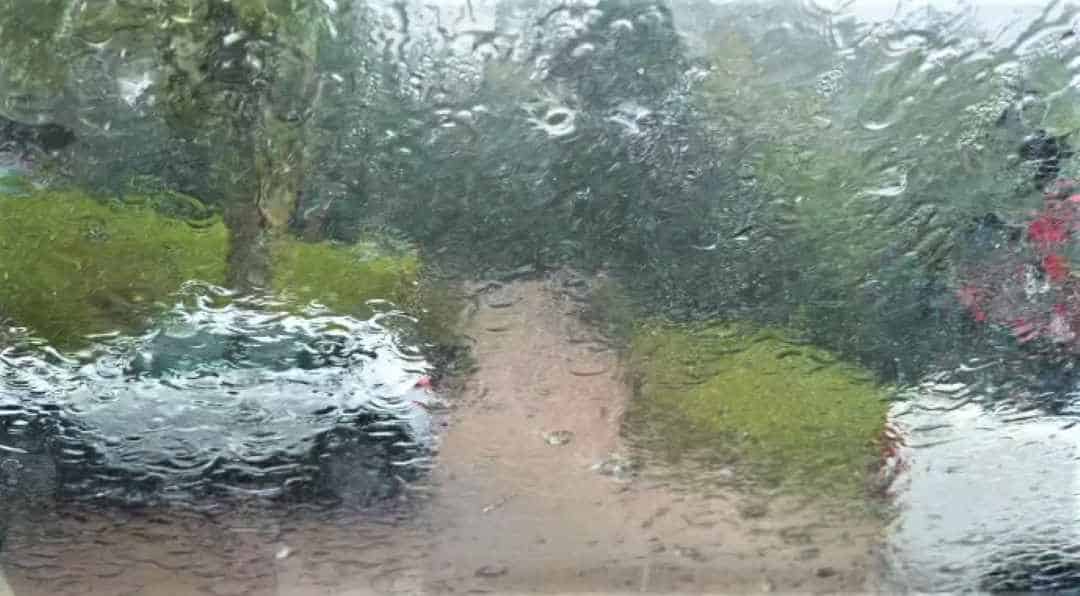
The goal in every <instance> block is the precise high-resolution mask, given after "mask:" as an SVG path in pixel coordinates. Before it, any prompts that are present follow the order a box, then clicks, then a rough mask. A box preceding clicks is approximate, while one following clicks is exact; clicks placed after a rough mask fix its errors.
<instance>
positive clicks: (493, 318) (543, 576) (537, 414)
mask: <svg viewBox="0 0 1080 596" xmlns="http://www.w3.org/2000/svg"><path fill="white" fill-rule="evenodd" d="M564 285H565V284H564V283H562V280H560V279H559V278H558V277H555V278H551V279H548V280H546V281H526V282H517V283H513V284H511V285H507V286H493V287H488V288H486V289H485V290H483V291H481V292H479V294H478V298H479V300H478V303H479V306H478V309H477V310H476V312H475V313H474V314H473V315H472V317H471V321H470V322H469V324H468V325H467V331H468V334H469V335H470V337H472V338H473V339H474V340H475V342H476V344H475V358H476V360H477V363H478V370H477V371H476V373H475V374H474V375H473V376H472V378H471V379H470V380H469V382H468V385H467V386H466V389H465V391H464V394H463V396H462V397H461V404H460V407H459V408H458V410H457V411H456V412H455V413H454V415H453V416H452V422H451V424H450V426H449V429H448V431H447V432H446V434H445V436H444V437H443V439H442V443H441V454H440V458H439V466H438V467H437V475H438V476H437V478H438V480H437V488H436V491H435V494H436V495H437V497H436V500H435V503H434V505H433V509H432V517H433V519H434V520H435V521H434V522H433V523H434V524H435V526H436V532H435V537H436V542H435V544H434V547H433V551H432V554H431V560H430V567H429V570H428V574H427V577H428V587H429V588H430V589H432V590H435V591H451V590H452V591H454V592H458V593H460V592H463V591H468V590H477V589H480V590H494V591H496V592H506V591H519V592H534V591H542V592H559V591H592V592H608V593H610V592H613V591H633V592H639V591H656V592H693V593H745V592H758V591H772V590H779V591H792V590H798V591H812V592H824V591H828V592H835V591H863V590H866V589H870V588H872V586H871V585H870V584H869V583H868V581H869V579H870V577H871V576H872V575H873V574H872V573H870V570H871V569H872V560H873V557H872V555H871V552H872V549H873V547H874V544H875V542H876V540H877V538H878V535H879V531H880V527H879V525H878V524H877V523H874V522H871V521H866V520H852V519H830V517H829V516H828V515H826V514H825V513H824V512H822V511H817V510H815V509H813V508H806V507H792V506H791V505H790V504H785V503H782V502H779V501H775V502H773V503H770V504H769V506H768V507H767V508H763V507H760V506H759V507H757V508H747V507H745V503H744V502H741V501H740V499H739V498H737V496H736V495H734V494H732V493H723V492H720V493H715V492H714V493H713V494H712V495H711V496H704V495H702V494H694V492H693V491H684V490H679V487H677V486H674V485H667V484H662V483H661V484H657V483H652V482H649V481H645V480H630V481H625V480H624V481H619V480H618V479H614V478H612V477H611V476H609V475H605V474H602V473H600V471H599V470H597V469H596V467H597V465H598V464H601V463H602V462H604V461H605V460H608V459H609V458H610V457H611V456H612V455H613V454H620V453H622V452H623V449H624V446H623V445H622V442H621V441H620V438H619V427H620V416H621V414H622V412H623V410H624V408H625V406H626V405H627V402H628V400H629V399H630V394H629V389H628V386H627V384H626V383H625V382H624V375H623V371H621V370H620V368H619V361H618V358H617V356H616V355H615V354H614V353H613V352H612V351H610V350H608V349H606V348H605V347H604V346H603V345H602V344H601V343H598V342H596V341H592V339H593V338H591V337H590V332H589V330H588V328H587V327H586V326H584V325H583V324H582V323H580V322H579V319H578V317H577V316H575V315H576V310H577V309H578V308H579V307H578V305H577V304H576V303H575V301H574V300H572V299H571V298H570V297H569V296H568V295H567V292H566V290H565V288H564ZM759 505H763V504H759ZM754 511H756V512H754ZM766 511H767V513H766ZM440 522H441V523H440Z"/></svg>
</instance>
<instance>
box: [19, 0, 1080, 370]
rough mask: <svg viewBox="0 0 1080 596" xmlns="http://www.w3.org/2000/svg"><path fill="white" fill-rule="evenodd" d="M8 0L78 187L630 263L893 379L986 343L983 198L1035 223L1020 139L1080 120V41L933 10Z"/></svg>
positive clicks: (632, 288) (683, 301)
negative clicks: (880, 16) (1004, 32)
mask: <svg viewBox="0 0 1080 596" xmlns="http://www.w3.org/2000/svg"><path fill="white" fill-rule="evenodd" d="M0 3H6V4H2V6H3V7H4V8H6V9H10V10H6V11H5V12H3V13H0V14H3V15H4V16H0V32H14V33H12V34H11V35H7V36H5V35H4V34H0V40H3V41H2V42H0V43H3V44H5V45H3V46H2V47H0V77H2V80H3V81H4V82H5V83H9V84H6V85H5V86H4V87H3V88H4V90H5V98H4V100H3V101H2V102H0V112H2V113H3V114H4V115H6V116H9V117H12V118H17V119H21V120H23V121H29V120H37V119H42V120H46V121H48V120H57V121H59V122H60V123H61V124H64V125H66V126H70V127H72V128H73V129H74V130H76V132H77V133H78V134H77V138H78V142H76V143H74V144H72V145H71V146H69V147H65V148H64V149H63V150H61V151H55V152H52V153H53V154H55V155H51V156H49V157H48V159H43V160H42V161H44V162H46V163H44V164H39V165H38V166H37V167H38V168H39V169H40V168H42V167H51V168H52V169H51V170H50V171H51V172H53V173H54V174H58V175H60V176H61V177H63V176H66V177H67V179H68V180H69V181H71V182H73V183H75V184H77V185H79V186H80V187H85V188H90V189H93V190H95V191H98V192H101V193H102V194H106V195H115V194H130V195H140V194H141V195H153V196H159V195H163V194H166V193H179V195H192V196H196V197H198V198H199V199H200V201H201V202H202V203H204V204H206V205H208V206H209V207H210V209H209V212H210V213H217V214H218V215H220V216H222V217H224V219H225V221H226V222H227V227H228V228H229V229H230V231H231V232H232V233H233V235H234V236H237V235H239V236H237V237H238V238H240V241H239V242H234V243H233V244H234V246H243V245H245V243H246V245H248V246H250V247H254V248H255V249H260V250H261V248H260V247H266V246H270V245H272V244H273V242H270V241H268V239H267V238H266V237H264V232H266V231H267V230H268V229H274V230H276V231H275V232H274V233H275V234H276V233H281V231H282V230H283V228H284V227H285V225H286V222H287V224H288V227H289V228H290V229H291V230H292V231H293V232H294V233H295V234H297V235H299V236H301V237H303V238H305V239H307V240H321V239H332V240H336V241H340V242H343V243H345V244H352V243H355V242H357V241H363V240H364V239H365V238H370V237H372V235H377V236H379V237H381V238H396V239H399V240H401V241H403V242H405V243H415V245H416V246H418V247H419V250H420V251H422V253H423V254H424V257H425V259H424V261H425V266H430V267H437V268H438V269H440V270H441V271H443V272H446V273H453V274H456V275H458V276H466V277H484V276H487V275H490V274H492V273H498V272H500V271H508V270H515V269H517V268H519V267H522V266H528V267H532V268H533V269H536V270H542V269H544V268H546V267H558V266H561V265H571V266H573V267H576V268H579V269H583V270H587V271H594V272H600V271H603V272H606V273H608V274H609V275H610V276H611V279H613V280H616V281H617V282H619V283H620V284H622V286H623V287H624V289H626V291H627V292H628V300H630V301H632V302H634V303H635V306H636V308H637V309H639V312H640V313H641V314H642V315H643V316H663V317H666V318H669V319H672V320H677V321H695V320H698V321H707V320H716V319H722V320H744V321H752V322H754V323H757V324H761V325H774V326H781V327H783V328H786V329H790V330H791V331H792V332H793V333H798V334H801V336H802V337H803V338H804V339H808V340H810V341H812V342H814V343H815V344H817V345H820V346H823V347H825V348H827V349H829V350H832V351H834V352H836V353H838V354H842V355H843V356H844V357H845V358H848V359H850V360H852V361H858V362H860V363H861V364H863V365H865V366H866V367H868V368H870V369H872V370H874V371H875V372H877V373H878V374H880V375H881V376H882V378H889V379H893V378H900V377H902V378H904V379H911V378H915V377H918V376H919V375H921V374H923V373H925V372H926V370H928V369H929V368H932V367H935V366H940V367H947V366H949V365H950V364H952V363H955V362H956V361H959V360H962V359H964V358H967V357H968V356H971V355H972V354H974V353H976V352H978V351H979V350H982V349H983V347H984V346H982V345H981V344H980V332H979V330H978V329H976V328H975V327H974V326H972V325H971V322H970V321H969V320H967V318H966V315H965V314H964V312H963V310H962V309H961V308H960V307H959V305H958V304H957V303H956V301H955V300H954V298H953V290H954V289H955V286H956V284H957V281H956V280H957V267H958V266H959V262H960V261H961V260H962V259H964V258H968V257H967V256H965V255H968V254H969V252H970V251H969V250H968V249H969V247H968V246H967V244H966V243H968V236H969V232H970V231H971V227H972V225H973V222H974V221H976V220H982V219H983V218H985V217H987V216H990V215H992V216H994V217H997V218H998V219H1000V220H1001V221H1003V222H1005V223H1006V224H1010V225H1018V224H1022V223H1023V221H1024V220H1025V218H1026V217H1027V216H1028V212H1029V211H1030V210H1031V209H1033V208H1035V207H1037V205H1038V203H1039V201H1040V200H1041V198H1040V193H1039V188H1038V186H1037V184H1035V183H1034V182H1033V176H1032V174H1033V172H1035V171H1036V170H1037V169H1038V168H1039V167H1040V166H1039V164H1035V163H1032V160H1030V159H1024V158H1023V156H1022V155H1019V154H1018V147H1019V146H1020V144H1021V143H1022V142H1023V141H1024V139H1025V137H1027V136H1028V135H1030V134H1033V132H1034V131H1036V130H1038V129H1040V128H1045V129H1046V130H1048V131H1049V132H1050V133H1051V134H1055V135H1064V134H1066V133H1068V132H1070V131H1071V130H1072V129H1074V128H1075V126H1076V121H1077V116H1076V113H1075V109H1074V107H1075V106H1076V105H1077V102H1076V101H1075V100H1076V90H1075V88H1074V87H1073V86H1072V85H1071V81H1072V78H1073V77H1072V76H1071V75H1070V73H1071V72H1072V71H1073V70H1075V68H1074V66H1073V65H1074V63H1075V50H1074V49H1070V46H1068V45H1067V44H1068V41H1067V40H1064V38H1063V40H1062V41H1058V42H1054V40H1049V39H1048V40H1045V41H1046V43H1044V44H1042V45H1041V46H1039V47H1038V48H1035V49H1034V50H1031V51H1026V53H1024V54H1023V55H1021V54H1020V53H1019V50H1018V49H1016V48H1010V47H1005V46H995V45H994V44H993V43H992V40H989V39H987V38H986V36H985V34H981V33H979V32H978V31H976V30H975V29H973V28H972V27H971V26H969V25H968V24H965V21H964V19H962V18H953V17H951V16H949V15H946V14H943V13H942V14H937V13H935V14H931V13H933V12H934V11H928V12H926V15H928V16H926V18H921V17H920V18H916V19H914V20H910V21H906V22H898V23H894V24H891V25H890V26H884V25H882V24H878V25H874V24H871V23H861V22H859V21H857V20H856V19H853V18H833V17H831V16H828V15H825V14H818V13H816V12H813V11H809V12H807V11H806V10H804V8H805V7H803V6H801V5H800V3H797V2H790V1H775V2H760V3H753V5H754V6H753V9H752V10H751V9H749V8H748V4H747V3H707V2H689V1H676V2H667V1H664V0H655V1H631V0H601V1H600V2H597V3H596V5H595V6H590V7H584V6H578V5H563V4H557V5H556V4H552V5H548V4H544V3H528V2H516V1H510V0H505V1H502V2H498V3H496V6H495V8H494V10H493V12H492V17H493V18H494V21H493V23H492V24H491V25H492V28H491V29H490V30H486V29H485V30H483V31H479V30H472V29H460V30H459V27H460V26H462V25H460V23H457V24H453V25H450V24H448V22H442V23H441V24H439V25H437V26H428V25H431V23H430V22H429V21H428V20H425V19H427V18H428V16H430V15H428V12H430V11H428V9H421V8H419V7H418V6H414V5H412V4H409V3H405V4H401V5H396V4H395V5H389V4H386V3H379V2H363V1H360V0H356V1H353V2H340V1H339V2H328V3H323V2H315V1H299V0H298V1H296V2H276V1H271V0H245V1H244V2H235V1H234V2H224V1H221V0H168V1H165V2H157V3H151V4H138V3H136V4H131V3H103V4H102V5H101V6H100V7H94V8H93V9H92V10H91V9H87V12H85V13H79V14H78V15H73V13H72V12H71V11H72V7H73V6H74V4H72V3H70V2H65V1H62V0H51V1H50V2H41V3H33V4H32V5H31V4H28V3H27V0H0ZM425 11H428V12H425ZM432 14H434V13H432ZM425 15H428V16H425ZM688 15H692V18H686V17H687V16H688ZM64 19H68V21H64ZM61 22H67V23H69V25H70V27H67V28H64V27H60V26H59V23H61ZM150 23H154V24H155V27H149V24H150ZM455 23H456V22H455ZM470 26H471V25H470ZM526 33H527V35H526ZM402 35H404V36H405V38H407V42H406V41H402V40H403V39H404V38H402V37H401V36H402ZM84 40H91V42H92V43H90V44H87V43H84ZM105 40H108V42H107V43H106V42H105ZM1051 42H1053V43H1051ZM35 47H48V48H51V49H52V50H53V52H52V53H51V54H48V55H42V54H41V53H40V52H37V53H34V52H31V49H33V48H35ZM74 75H77V76H74ZM73 76H74V78H73ZM132 81H135V82H140V81H141V82H142V83H145V84H146V88H145V89H144V90H143V91H142V93H141V94H139V95H137V97H135V98H134V99H132V97H130V96H129V95H125V94H124V93H122V92H121V91H118V89H120V90H122V89H128V88H129V86H130V85H131V84H132ZM35 109H36V110H37V111H35ZM87 123H89V125H88V124H87ZM106 123H107V124H108V126H106ZM50 160H52V161H50ZM1062 167H1063V168H1064V169H1063V171H1062V173H1063V175H1064V174H1068V173H1069V172H1073V173H1075V172H1076V169H1077V168H1076V164H1075V163H1074V161H1072V160H1065V161H1063V163H1062ZM132 181H134V182H135V183H134V184H133V183H132ZM149 189H152V190H149ZM173 204H174V205H175V206H176V207H175V209H178V210H179V211H177V212H176V214H177V215H179V214H180V212H181V211H183V208H182V207H181V206H180V203H177V202H175V201H174V202H173ZM183 216H184V217H190V215H183ZM208 216H209V215H208V214H203V215H200V217H203V218H205V217H208ZM272 235H273V234H271V236H272ZM260 250H252V251H250V252H252V253H257V252H260ZM261 252H263V253H265V252H266V251H265V250H262V251H261ZM264 257H265V258H267V259H269V257H268V256H266V255H264ZM240 268H243V267H240ZM329 269H330V268H329V267H327V268H323V269H321V270H320V271H321V273H322V274H325V275H330V274H331V272H330V270H329ZM285 275H287V276H292V275H294V273H293V272H286V273H285ZM256 277H257V276H256ZM231 281H236V280H235V279H233V280H231ZM256 281H258V280H256ZM304 283H308V282H307V281H305V282H304ZM310 287H314V286H313V285H312V286H310Z"/></svg>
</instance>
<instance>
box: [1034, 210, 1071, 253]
mask: <svg viewBox="0 0 1080 596" xmlns="http://www.w3.org/2000/svg"><path fill="white" fill-rule="evenodd" d="M1028 237H1029V238H1031V241H1032V242H1035V243H1037V244H1039V245H1040V246H1041V247H1043V248H1049V246H1050V245H1052V244H1061V243H1063V242H1065V240H1067V239H1068V237H1069V230H1068V226H1066V225H1065V221H1064V220H1063V219H1061V218H1060V217H1054V216H1053V215H1050V214H1046V215H1043V216H1041V217H1039V218H1038V219H1036V220H1035V221H1033V222H1031V223H1030V224H1029V225H1028Z"/></svg>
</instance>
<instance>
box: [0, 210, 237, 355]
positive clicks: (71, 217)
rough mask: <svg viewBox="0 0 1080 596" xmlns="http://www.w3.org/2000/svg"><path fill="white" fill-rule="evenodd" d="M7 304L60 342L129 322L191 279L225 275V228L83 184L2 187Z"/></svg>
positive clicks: (11, 312) (4, 308)
mask: <svg viewBox="0 0 1080 596" xmlns="http://www.w3.org/2000/svg"><path fill="white" fill-rule="evenodd" d="M0 213H3V217H2V218H0V313H3V314H4V315H6V316H8V317H11V318H13V319H15V320H16V321H18V322H20V323H21V324H23V325H26V326H29V327H31V328H32V329H33V330H34V332H35V333H36V334H38V335H40V336H42V337H45V338H47V339H49V340H51V341H53V342H55V343H57V344H61V345H68V344H72V343H78V342H79V341H80V338H81V337H82V336H84V335H86V334H89V333H103V332H108V331H112V330H114V329H117V328H125V327H131V326H133V325H135V324H137V323H138V322H139V321H141V320H142V319H143V318H144V317H145V316H146V315H148V314H149V313H151V312H153V310H154V308H155V303H156V302H158V301H161V300H164V299H166V298H167V297H168V296H169V295H170V294H171V293H173V292H175V291H176V290H177V289H178V288H179V287H180V285H181V284H182V283H183V282H184V281H187V280H191V279H199V280H203V281H207V282H210V283H221V282H222V281H223V280H224V277H225V263H224V259H223V258H222V255H224V253H225V247H226V242H227V240H226V233H225V228H224V226H223V225H221V224H220V223H215V224H213V225H209V226H205V227H201V228H200V229H195V228H192V227H191V226H189V225H188V224H186V223H185V222H183V221H181V220H174V219H168V218H165V217H163V216H160V215H158V214H157V213H155V212H154V211H153V210H151V209H149V208H145V207H129V206H118V205H108V204H104V203H101V202H98V201H95V200H93V199H91V198H90V197H88V196H86V195H85V194H83V193H81V192H78V191H69V190H61V191H37V192H33V193H30V194H29V195H27V196H21V197H0Z"/></svg>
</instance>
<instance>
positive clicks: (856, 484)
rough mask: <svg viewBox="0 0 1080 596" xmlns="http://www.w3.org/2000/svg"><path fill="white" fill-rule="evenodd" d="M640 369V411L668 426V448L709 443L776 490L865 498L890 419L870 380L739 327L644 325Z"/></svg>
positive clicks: (824, 355) (634, 357) (781, 339)
mask: <svg viewBox="0 0 1080 596" xmlns="http://www.w3.org/2000/svg"><path fill="white" fill-rule="evenodd" d="M631 363H632V370H634V371H635V372H636V373H637V374H638V375H640V376H639V379H638V381H639V384H638V387H639V392H638V395H637V400H638V402H639V403H638V404H637V407H638V408H639V409H640V408H642V407H644V408H645V410H646V411H651V412H653V413H660V415H661V416H662V417H664V418H666V419H667V420H668V421H669V423H670V424H669V426H670V428H669V429H668V430H667V431H666V434H667V435H668V440H669V441H671V442H669V444H668V446H669V447H670V446H672V445H675V446H676V447H678V441H679V439H678V437H681V436H685V437H694V439H693V440H698V439H700V438H701V437H708V438H711V439H715V441H714V442H715V444H716V445H719V446H720V447H721V452H722V453H723V454H724V455H726V456H728V457H729V458H730V461H731V463H734V464H738V465H740V467H744V468H745V469H746V470H748V471H749V472H750V473H751V475H752V476H753V477H754V478H755V479H758V480H762V481H764V482H765V483H766V484H768V485H779V486H781V487H784V488H786V489H793V490H797V491H808V492H810V493H812V494H819V495H825V496H831V497H840V498H859V497H861V496H862V495H864V494H865V491H866V489H867V486H868V484H867V482H868V480H869V475H870V474H871V472H872V471H873V469H874V464H875V462H877V461H878V460H877V457H878V449H879V444H878V437H879V434H880V433H881V431H882V429H883V428H884V424H885V415H886V410H887V401H886V399H885V390H884V389H883V388H881V387H879V386H877V385H876V384H875V382H874V380H873V378H872V376H871V375H870V374H869V373H868V372H866V371H864V370H862V369H860V368H857V367H855V366H852V365H849V364H846V363H844V362H841V361H839V360H837V359H836V358H835V357H834V356H833V355H831V354H829V353H828V352H826V351H824V350H821V349H819V348H815V347H812V346H809V345H804V344H799V343H795V342H793V341H791V340H789V339H788V338H787V337H786V336H785V334H783V333H782V332H780V331H777V330H773V329H751V328H749V327H746V326H742V325H737V324H710V325H697V326H685V325H674V324H670V323H659V322H651V323H647V324H643V325H641V326H640V327H639V328H638V330H637V332H636V333H635V334H634V337H633V339H632V342H631ZM712 446H713V445H712V442H710V447H712Z"/></svg>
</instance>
